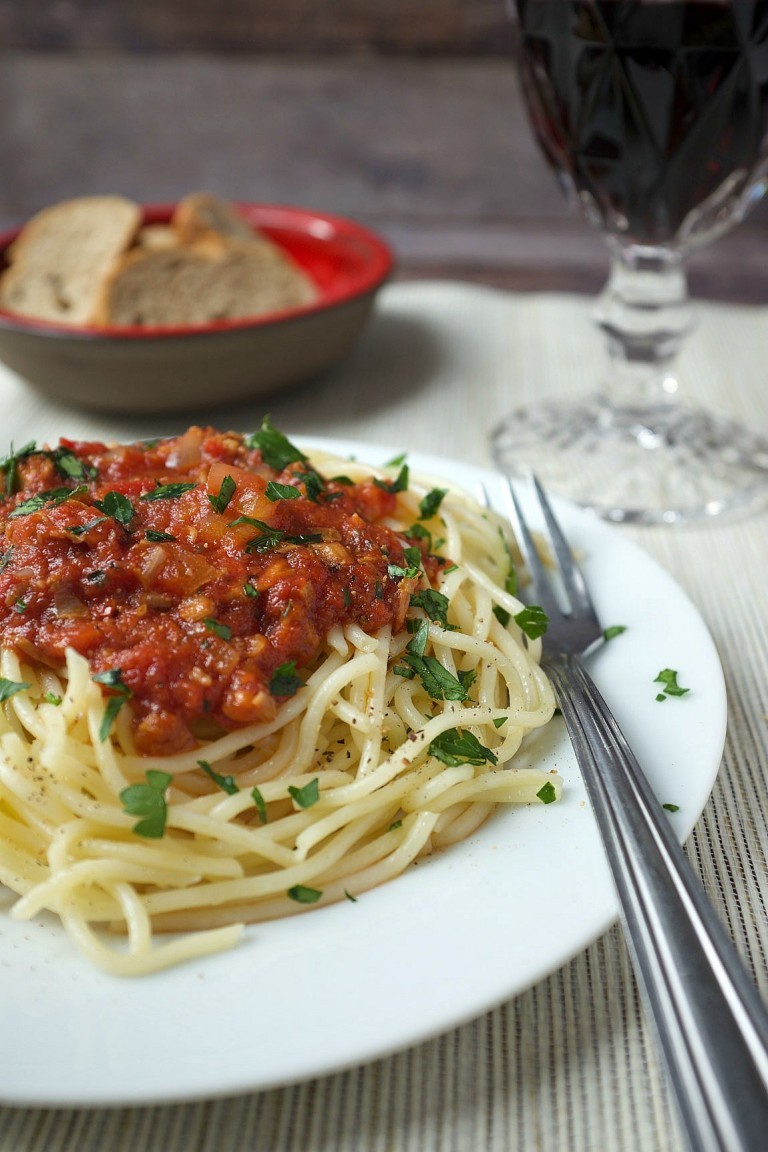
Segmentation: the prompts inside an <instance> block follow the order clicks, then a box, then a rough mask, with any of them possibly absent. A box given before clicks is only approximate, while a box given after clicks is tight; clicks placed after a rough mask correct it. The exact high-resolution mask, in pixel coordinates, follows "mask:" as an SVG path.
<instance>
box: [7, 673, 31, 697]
mask: <svg viewBox="0 0 768 1152" xmlns="http://www.w3.org/2000/svg"><path fill="white" fill-rule="evenodd" d="M31 687H32V685H31V684H27V683H26V681H24V680H6V678H5V677H4V676H0V704H2V702H3V701H4V700H10V698H11V696H15V695H16V693H17V692H23V691H24V689H25V688H31Z"/></svg>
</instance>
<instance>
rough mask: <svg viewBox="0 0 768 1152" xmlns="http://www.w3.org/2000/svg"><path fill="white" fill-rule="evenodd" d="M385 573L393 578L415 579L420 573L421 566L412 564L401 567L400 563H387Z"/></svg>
mask: <svg viewBox="0 0 768 1152" xmlns="http://www.w3.org/2000/svg"><path fill="white" fill-rule="evenodd" d="M387 575H388V576H391V578H392V579H393V580H405V579H408V580H415V579H416V578H417V576H420V575H421V568H416V567H414V566H413V565H409V566H408V567H407V568H403V567H402V566H401V565H400V564H387Z"/></svg>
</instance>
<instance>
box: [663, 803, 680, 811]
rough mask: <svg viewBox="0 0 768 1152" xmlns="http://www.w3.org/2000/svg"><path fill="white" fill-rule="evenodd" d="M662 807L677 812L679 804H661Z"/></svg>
mask: <svg viewBox="0 0 768 1152" xmlns="http://www.w3.org/2000/svg"><path fill="white" fill-rule="evenodd" d="M662 808H663V809H664V811H665V812H679V811H680V805H679V804H662Z"/></svg>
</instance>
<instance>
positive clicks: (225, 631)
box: [203, 616, 232, 640]
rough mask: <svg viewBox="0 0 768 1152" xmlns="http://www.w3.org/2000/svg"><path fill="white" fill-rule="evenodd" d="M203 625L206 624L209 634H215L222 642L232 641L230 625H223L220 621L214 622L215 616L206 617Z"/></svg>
mask: <svg viewBox="0 0 768 1152" xmlns="http://www.w3.org/2000/svg"><path fill="white" fill-rule="evenodd" d="M203 624H205V627H206V628H207V629H208V631H209V632H213V634H214V635H215V636H218V637H219V639H220V640H231V639H232V629H231V628H230V626H229V624H221V623H220V622H219V621H218V620H214V618H213V616H206V618H205V619H204V620H203Z"/></svg>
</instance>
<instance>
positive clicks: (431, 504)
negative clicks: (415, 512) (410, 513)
mask: <svg viewBox="0 0 768 1152" xmlns="http://www.w3.org/2000/svg"><path fill="white" fill-rule="evenodd" d="M447 495H448V489H447V488H433V489H432V490H431V491H429V492H427V494H426V496H424V497H423V498H422V499H421V500H420V501H419V520H432V519H433V518H434V517H435V516H436V515H437V513H438V510H439V508H440V505H441V504H442V502H443V498H444V497H445V496H447Z"/></svg>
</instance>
